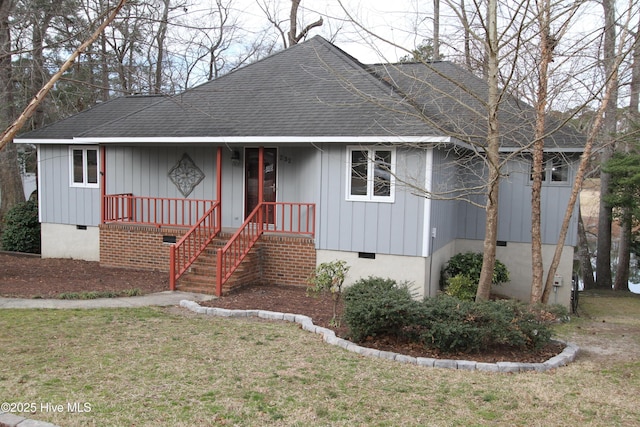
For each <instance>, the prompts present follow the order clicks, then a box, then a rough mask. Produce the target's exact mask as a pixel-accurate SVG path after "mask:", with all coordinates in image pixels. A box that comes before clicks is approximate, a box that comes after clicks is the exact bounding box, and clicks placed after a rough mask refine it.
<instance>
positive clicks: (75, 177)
mask: <svg viewBox="0 0 640 427" xmlns="http://www.w3.org/2000/svg"><path fill="white" fill-rule="evenodd" d="M99 164H100V161H99V150H98V147H69V168H70V170H69V176H70V179H71V186H72V187H90V188H97V187H98V186H99V182H98V169H99Z"/></svg>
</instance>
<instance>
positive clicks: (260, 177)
mask: <svg viewBox="0 0 640 427" xmlns="http://www.w3.org/2000/svg"><path fill="white" fill-rule="evenodd" d="M263 202H264V147H263V146H260V148H258V206H260V210H259V211H258V224H259V225H258V227H259V230H261V231H262V227H263V224H264V222H263V220H262V203H263Z"/></svg>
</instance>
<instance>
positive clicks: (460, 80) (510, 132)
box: [371, 61, 585, 151]
mask: <svg viewBox="0 0 640 427" xmlns="http://www.w3.org/2000/svg"><path fill="white" fill-rule="evenodd" d="M371 68H372V70H373V71H374V72H375V73H376V74H378V75H379V76H380V78H382V79H384V80H386V81H388V82H389V83H390V84H392V85H394V86H396V87H397V88H399V90H401V91H402V92H403V93H404V94H405V96H406V99H407V101H408V102H411V103H412V104H413V105H414V106H415V107H416V109H418V110H420V111H421V113H422V118H423V120H424V121H425V122H426V123H429V124H430V125H431V126H433V127H434V128H436V129H439V130H440V131H442V132H445V133H446V134H448V135H450V136H452V137H454V138H456V139H458V140H461V141H464V142H468V143H471V144H477V145H484V143H485V140H486V135H487V113H486V111H487V100H488V97H489V95H488V93H489V87H488V84H487V82H486V81H484V80H482V79H480V78H479V77H478V76H476V75H475V74H473V73H471V72H470V71H468V70H466V69H464V68H462V67H460V66H458V65H456V64H454V63H452V62H448V61H434V62H430V63H422V62H419V63H399V64H383V65H374V66H372V67H371ZM498 119H499V123H500V138H501V147H502V149H509V148H513V149H517V148H522V147H524V146H526V145H528V144H531V143H532V142H533V137H534V127H535V111H534V109H533V107H531V106H530V105H528V104H526V103H524V102H522V101H521V100H519V99H516V98H515V97H513V96H511V95H509V94H508V93H505V94H503V95H502V97H501V100H500V106H499V112H498ZM546 132H547V135H545V145H546V146H547V148H563V149H575V150H577V151H579V150H581V149H582V147H583V146H584V143H585V137H584V135H583V134H581V133H580V132H578V131H576V130H575V129H573V128H572V127H571V126H569V125H564V126H563V124H562V123H560V122H559V121H557V120H555V119H554V118H553V117H547V119H546Z"/></svg>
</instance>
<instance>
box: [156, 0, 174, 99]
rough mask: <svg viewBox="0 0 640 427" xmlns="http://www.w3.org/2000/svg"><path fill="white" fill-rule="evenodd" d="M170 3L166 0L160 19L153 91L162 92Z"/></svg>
mask: <svg viewBox="0 0 640 427" xmlns="http://www.w3.org/2000/svg"><path fill="white" fill-rule="evenodd" d="M169 3H170V0H164V5H163V7H164V9H163V10H162V18H161V19H160V28H158V34H157V35H156V41H157V44H158V56H157V58H156V69H155V76H154V82H153V93H155V94H160V93H162V71H163V63H164V42H165V40H166V38H167V26H168V21H169Z"/></svg>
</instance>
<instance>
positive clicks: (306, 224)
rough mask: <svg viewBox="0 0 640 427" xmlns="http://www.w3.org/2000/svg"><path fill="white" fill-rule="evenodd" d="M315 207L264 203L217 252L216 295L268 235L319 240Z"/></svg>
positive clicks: (312, 205)
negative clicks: (275, 234) (299, 235)
mask: <svg viewBox="0 0 640 427" xmlns="http://www.w3.org/2000/svg"><path fill="white" fill-rule="evenodd" d="M315 224H316V221H315V204H313V203H286V202H263V203H260V204H259V205H258V206H256V208H255V209H254V210H253V212H251V214H250V215H249V216H248V217H247V219H246V220H245V221H244V223H243V224H242V226H241V227H240V228H239V229H238V231H236V232H235V234H234V235H233V236H231V238H230V239H229V241H228V242H227V244H226V245H225V246H224V247H223V248H219V249H218V252H217V258H216V262H217V273H216V274H217V275H216V295H217V296H220V295H222V285H223V284H224V283H225V282H226V281H227V280H228V279H229V278H230V277H231V275H232V274H233V273H234V272H235V271H236V269H237V268H238V266H239V265H240V264H241V263H242V260H243V259H244V258H245V257H246V256H247V254H248V253H249V252H250V251H251V248H252V247H253V245H254V244H255V243H256V242H257V241H258V239H259V238H260V236H261V235H262V234H263V233H264V232H280V233H287V234H308V235H311V237H314V236H315Z"/></svg>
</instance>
